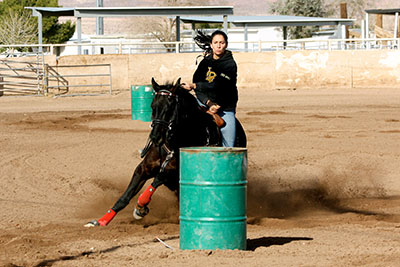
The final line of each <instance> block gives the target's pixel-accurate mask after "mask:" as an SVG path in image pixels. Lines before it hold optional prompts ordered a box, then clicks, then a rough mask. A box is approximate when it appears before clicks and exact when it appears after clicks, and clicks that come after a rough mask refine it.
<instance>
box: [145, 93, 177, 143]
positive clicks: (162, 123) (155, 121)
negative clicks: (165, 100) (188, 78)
mask: <svg viewBox="0 0 400 267" xmlns="http://www.w3.org/2000/svg"><path fill="white" fill-rule="evenodd" d="M155 95H156V96H157V95H160V96H167V97H175V100H176V104H175V110H174V113H173V115H172V116H171V118H170V119H169V120H168V121H166V120H162V119H156V118H155V119H152V122H151V128H153V127H154V126H156V125H160V126H161V127H164V128H167V132H166V138H167V137H168V136H169V132H171V131H172V129H173V126H174V125H175V124H176V123H175V122H176V119H177V117H178V104H179V103H178V96H177V95H176V94H174V93H172V92H171V91H168V90H165V89H162V90H159V91H158V92H156V93H155Z"/></svg>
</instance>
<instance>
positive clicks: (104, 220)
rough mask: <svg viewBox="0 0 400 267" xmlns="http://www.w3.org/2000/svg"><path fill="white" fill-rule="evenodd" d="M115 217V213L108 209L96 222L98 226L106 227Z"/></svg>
mask: <svg viewBox="0 0 400 267" xmlns="http://www.w3.org/2000/svg"><path fill="white" fill-rule="evenodd" d="M115 215H117V213H116V212H115V211H113V210H112V209H109V210H108V211H107V213H106V214H105V215H104V216H103V217H101V218H100V219H98V220H97V222H98V223H99V224H100V226H106V225H107V224H109V223H110V222H111V220H112V219H113V218H114V217H115Z"/></svg>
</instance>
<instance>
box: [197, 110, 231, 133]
mask: <svg viewBox="0 0 400 267" xmlns="http://www.w3.org/2000/svg"><path fill="white" fill-rule="evenodd" d="M199 108H200V110H201V111H203V112H205V113H207V114H209V115H210V116H211V117H212V118H213V121H214V122H215V124H216V125H217V126H218V128H221V127H223V126H224V125H225V121H224V119H223V118H221V116H219V115H218V114H215V113H212V112H211V111H209V110H208V108H206V107H203V106H199Z"/></svg>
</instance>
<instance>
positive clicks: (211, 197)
mask: <svg viewBox="0 0 400 267" xmlns="http://www.w3.org/2000/svg"><path fill="white" fill-rule="evenodd" d="M179 171H180V182H179V183H180V193H179V194H180V196H179V207H180V217H179V219H180V248H181V249H211V250H215V249H240V250H245V249H246V219H247V217H246V205H247V204H246V189H247V180H246V177H247V149H246V148H227V147H189V148H181V149H180V170H179Z"/></svg>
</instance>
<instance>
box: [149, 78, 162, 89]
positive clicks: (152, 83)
mask: <svg viewBox="0 0 400 267" xmlns="http://www.w3.org/2000/svg"><path fill="white" fill-rule="evenodd" d="M151 85H152V86H153V89H154V91H156V92H158V90H160V86H159V85H158V83H157V82H156V80H154V77H152V78H151Z"/></svg>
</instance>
